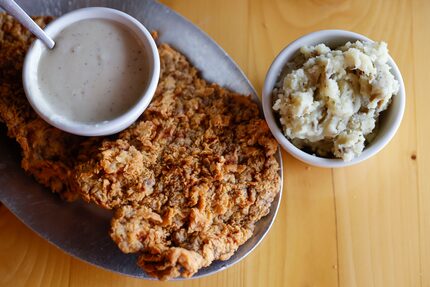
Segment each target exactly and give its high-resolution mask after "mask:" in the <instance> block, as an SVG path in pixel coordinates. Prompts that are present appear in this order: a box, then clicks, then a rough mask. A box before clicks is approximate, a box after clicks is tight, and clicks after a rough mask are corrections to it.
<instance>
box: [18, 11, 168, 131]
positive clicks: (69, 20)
mask: <svg viewBox="0 0 430 287" xmlns="http://www.w3.org/2000/svg"><path fill="white" fill-rule="evenodd" d="M87 19H107V20H111V21H116V22H119V23H121V24H123V25H125V26H126V27H128V28H129V29H130V31H131V32H133V33H134V34H135V35H136V36H137V37H138V38H139V39H140V40H141V41H142V44H143V45H144V47H145V49H144V51H145V52H144V56H145V57H146V58H147V61H148V69H147V70H148V81H147V86H146V89H145V90H144V92H143V94H142V96H141V97H140V99H139V100H138V101H137V102H136V104H135V105H134V106H133V107H132V108H130V109H129V110H128V111H127V112H125V113H124V114H122V115H120V116H119V117H116V118H114V119H112V120H109V121H103V122H100V123H85V122H77V121H71V120H69V119H64V117H61V115H56V114H53V112H52V111H51V110H50V109H48V107H47V105H46V103H45V101H44V100H43V95H42V93H41V91H40V89H39V88H38V78H37V76H38V75H37V71H38V67H39V62H40V58H41V55H42V53H43V51H45V50H46V49H47V48H46V47H45V46H44V44H43V43H42V42H41V41H40V40H36V41H35V42H34V43H33V44H32V46H31V47H30V49H29V51H28V53H27V55H26V58H25V62H24V68H23V84H24V90H25V93H26V95H27V98H28V100H29V102H30V104H31V106H32V107H33V108H34V110H35V111H36V112H37V113H38V114H39V116H40V117H41V118H43V119H44V120H45V121H47V122H48V123H50V124H51V125H53V126H55V127H57V128H59V129H61V130H64V131H66V132H69V133H73V134H77V135H83V136H100V135H109V134H114V133H117V132H119V131H121V130H123V129H125V128H127V127H128V126H130V125H131V124H132V123H133V122H134V121H135V120H136V119H137V118H138V117H139V116H140V115H141V114H142V113H143V111H144V110H145V109H146V107H147V106H148V105H149V103H150V102H151V100H152V97H153V96H154V93H155V90H156V88H157V84H158V80H159V76H160V59H159V55H158V49H157V46H156V44H155V42H154V40H153V38H152V37H151V34H150V33H149V32H148V30H147V29H146V28H145V27H144V26H143V25H142V24H141V23H140V22H139V21H137V20H136V19H134V18H133V17H131V16H130V15H128V14H126V13H124V12H121V11H119V10H114V9H110V8H103V7H91V8H83V9H79V10H75V11H73V12H70V13H67V14H65V15H63V16H61V17H59V18H58V19H56V20H54V21H53V22H52V23H50V24H49V25H48V26H47V27H46V29H45V32H46V33H47V34H48V35H49V36H51V37H52V38H54V39H55V36H56V35H57V34H58V33H59V32H60V31H62V30H63V29H64V28H66V27H67V26H69V25H71V24H73V23H76V22H78V21H81V20H87Z"/></svg>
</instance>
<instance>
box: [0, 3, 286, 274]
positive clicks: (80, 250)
mask: <svg viewBox="0 0 430 287" xmlns="http://www.w3.org/2000/svg"><path fill="white" fill-rule="evenodd" d="M17 2H18V3H19V4H20V5H21V6H22V7H23V8H24V9H25V10H26V11H27V12H28V13H29V14H32V15H54V16H59V15H61V14H64V13H66V12H68V11H71V10H75V9H78V8H82V7H88V6H105V7H111V8H115V9H119V10H122V11H124V12H126V13H128V14H130V15H132V16H134V17H135V18H137V19H138V20H139V21H141V22H142V23H143V24H144V25H145V26H146V27H147V28H148V29H149V30H157V31H158V32H159V36H160V38H159V40H160V42H164V43H168V44H170V45H171V46H173V47H174V48H176V49H177V50H179V51H180V52H181V53H183V54H185V55H186V56H187V57H188V59H189V60H190V61H191V62H192V63H193V65H195V66H196V67H197V68H198V69H199V70H200V71H201V73H202V76H203V78H205V79H206V80H207V81H210V82H216V83H218V84H220V85H222V86H224V87H226V88H228V89H230V90H233V91H236V92H239V93H241V94H245V95H251V96H252V98H253V100H255V101H256V102H257V103H259V104H260V101H259V99H258V97H257V95H256V92H255V90H254V88H253V87H252V85H251V84H250V82H249V81H248V79H247V78H246V76H245V75H244V74H243V72H242V71H241V70H240V69H239V67H238V66H237V65H236V64H235V63H234V62H233V60H232V59H231V58H230V57H229V56H228V55H227V54H226V53H225V52H224V51H223V50H222V49H221V48H220V47H219V46H218V45H217V44H216V43H215V42H214V41H213V40H211V39H210V38H209V37H208V35H206V34H205V33H204V32H202V31H201V30H200V29H199V28H197V27H196V26H194V25H193V24H192V23H190V22H189V21H187V20H186V19H184V18H183V17H181V16H180V15H178V14H177V13H175V12H174V11H172V10H171V9H169V8H168V7H166V6H164V5H162V4H160V3H158V2H154V1H151V0H129V1H116V0H111V1H102V0H63V1H59V0H21V1H19V0H18V1H17ZM260 106H261V104H260ZM20 158H21V157H20V150H19V148H18V146H17V145H16V144H15V143H14V141H13V140H11V139H8V138H7V137H6V131H5V128H2V129H0V201H1V202H3V204H4V205H5V206H6V207H7V208H8V209H9V210H10V211H11V212H13V213H14V214H15V215H16V216H17V217H18V218H19V219H20V220H21V221H22V222H23V223H24V224H25V225H27V226H28V227H29V228H31V229H32V230H33V231H34V232H36V233H37V234H39V235H40V236H41V237H43V238H45V239H46V240H47V241H49V242H50V243H51V244H53V245H55V246H57V247H58V248H60V249H62V250H63V251H65V252H66V253H68V254H70V255H72V256H74V257H76V258H79V259H81V260H84V261H86V262H88V263H90V264H93V265H96V266H99V267H102V268H105V269H108V270H111V271H114V272H118V273H122V274H126V275H130V276H134V277H140V278H149V277H148V275H146V274H145V273H144V272H143V271H142V270H140V269H139V268H138V266H137V265H136V260H137V255H136V254H123V253H122V252H120V250H119V249H118V248H117V246H116V245H115V244H114V243H113V241H112V240H111V239H110V237H109V235H108V230H109V226H110V224H109V221H110V218H111V212H109V211H106V210H103V209H101V208H98V207H97V206H95V205H90V204H86V203H84V202H82V201H77V202H74V203H67V202H63V201H61V200H60V199H59V198H58V197H57V196H56V195H53V194H52V193H51V192H50V191H49V190H47V189H46V188H44V187H42V186H41V185H39V184H38V183H37V182H36V181H35V180H34V179H33V178H32V177H30V176H28V175H26V174H25V173H24V171H23V170H22V169H21V167H20ZM277 160H278V161H279V163H280V166H281V170H280V173H279V174H280V176H281V187H280V192H279V194H278V195H277V196H276V198H275V200H274V202H273V204H272V208H271V211H270V213H269V214H268V215H267V216H266V217H264V218H262V219H261V220H260V221H259V222H258V223H257V225H256V229H255V231H254V235H253V237H252V238H250V239H249V240H248V241H247V242H246V243H245V244H244V245H242V246H241V247H240V248H239V249H238V250H237V252H236V253H235V254H234V255H233V256H232V257H231V258H230V259H229V260H227V261H215V262H213V263H212V264H211V265H210V266H208V267H206V268H203V269H201V270H200V271H199V272H198V273H197V274H195V275H194V277H193V278H196V277H202V276H205V275H209V274H213V273H215V272H218V271H220V270H223V269H225V268H227V267H229V266H231V265H233V264H235V263H237V262H238V261H240V260H241V259H243V258H244V257H245V256H247V255H248V254H249V253H250V252H251V251H252V250H253V249H254V248H255V247H256V246H257V245H258V244H259V243H260V242H261V240H262V239H263V237H264V236H265V235H266V233H267V232H268V231H269V229H270V227H271V225H272V223H273V220H274V218H275V216H276V213H277V211H278V208H279V204H280V198H281V192H282V159H281V154H280V152H279V150H278V154H277Z"/></svg>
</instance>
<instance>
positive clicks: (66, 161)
mask: <svg viewBox="0 0 430 287" xmlns="http://www.w3.org/2000/svg"><path fill="white" fill-rule="evenodd" d="M34 19H35V20H36V22H37V23H38V24H39V25H40V26H42V27H44V26H45V25H46V24H47V23H49V21H51V17H36V18H34ZM33 39H34V38H33V37H32V36H31V34H30V32H29V31H28V30H27V29H25V28H24V27H22V26H21V25H20V24H19V23H18V22H17V21H15V20H14V19H13V18H12V17H11V16H8V15H6V14H4V13H0V51H1V53H0V121H2V122H4V123H5V124H6V126H7V128H8V135H9V136H10V137H12V138H15V139H16V140H17V142H18V143H19V144H20V146H21V148H22V156H23V158H22V167H23V168H24V170H26V171H27V172H28V173H29V174H31V175H33V176H34V177H35V178H36V180H37V181H38V182H40V183H41V184H43V185H44V186H46V187H48V188H50V189H51V190H52V191H53V192H54V193H58V194H59V195H61V197H62V198H64V199H66V200H68V201H72V200H74V199H76V198H77V197H78V196H79V193H78V192H76V191H75V190H74V189H73V188H72V181H73V173H72V172H73V168H74V166H75V158H76V156H77V154H78V151H79V150H80V144H81V143H82V142H83V141H84V140H87V139H85V138H82V137H78V136H74V135H71V134H68V133H65V132H63V131H60V130H58V129H56V128H54V127H52V126H50V125H49V124H47V123H46V122H45V121H43V120H42V119H41V118H39V117H38V115H37V114H36V113H35V112H34V111H33V109H32V108H31V106H30V104H29V103H28V101H27V98H26V96H25V93H24V90H23V87H22V78H21V75H22V66H23V61H24V56H25V53H26V51H27V49H28V47H29V46H30V44H31V42H32V41H33Z"/></svg>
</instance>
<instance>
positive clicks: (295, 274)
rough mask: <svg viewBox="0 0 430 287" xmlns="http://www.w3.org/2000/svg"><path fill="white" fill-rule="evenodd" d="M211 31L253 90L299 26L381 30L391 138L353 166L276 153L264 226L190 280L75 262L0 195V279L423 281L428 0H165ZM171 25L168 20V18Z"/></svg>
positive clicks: (427, 237) (427, 219) (100, 282)
mask: <svg viewBox="0 0 430 287" xmlns="http://www.w3.org/2000/svg"><path fill="white" fill-rule="evenodd" d="M163 2H164V3H165V4H167V5H168V6H169V7H171V8H173V9H174V10H176V11H178V12H179V13H181V14H182V15H184V16H185V17H187V18H188V19H190V20H191V21H192V22H193V23H195V24H196V25H197V26H199V27H201V28H202V29H203V30H204V31H206V32H207V33H208V34H209V35H210V36H211V37H212V38H213V39H215V41H217V42H218V43H219V44H220V45H221V46H222V47H223V48H224V49H225V50H226V51H227V52H228V53H229V54H230V56H231V57H232V58H233V59H234V60H235V61H236V62H237V63H238V64H239V65H240V66H241V68H242V69H243V70H244V72H245V73H246V75H247V76H248V77H249V79H250V80H251V81H252V83H253V85H254V86H255V88H256V89H257V90H258V91H259V90H261V87H262V83H263V80H264V77H265V73H266V71H267V69H268V67H269V65H270V63H271V61H272V60H273V58H274V57H275V55H276V54H277V53H278V52H279V51H280V50H281V49H282V48H283V47H284V46H285V45H287V44H288V43H289V42H291V41H292V40H294V39H296V38H297V37H299V36H301V35H303V34H305V33H308V32H311V31H315V30H320V29H328V28H340V29H347V30H352V31H355V32H358V33H362V34H364V35H366V36H368V37H370V38H372V39H374V40H384V41H386V42H388V44H389V48H390V51H391V54H392V56H393V58H394V59H395V61H396V62H397V64H398V66H399V68H400V70H401V72H402V74H403V77H404V81H405V85H406V92H407V106H406V113H405V116H404V119H403V122H402V125H401V127H400V130H399V131H398V133H397V135H396V136H395V138H394V139H393V140H392V142H391V143H390V144H389V145H388V146H387V147H386V148H385V149H384V150H383V151H382V152H380V153H379V154H378V155H377V156H375V157H374V158H372V159H370V160H368V161H366V162H364V163H362V164H359V165H357V166H354V167H350V168H343V169H336V170H330V169H319V168H314V167H309V166H306V165H305V164H302V163H300V162H298V161H297V160H295V159H293V158H292V157H291V156H289V155H287V154H285V153H284V155H283V159H284V170H285V174H284V176H285V181H284V191H283V192H284V193H283V198H282V204H281V208H280V212H279V214H278V217H277V219H276V221H275V224H274V225H273V227H272V230H271V231H270V233H269V235H268V236H267V237H266V239H265V240H264V241H263V243H262V244H261V245H260V246H259V247H258V248H257V249H256V250H255V251H254V252H253V253H252V254H251V255H249V256H248V257H247V258H246V259H245V260H243V261H241V262H240V263H238V264H237V265H235V266H233V267H232V268H230V269H228V270H225V271H223V272H221V273H218V274H215V275H212V276H210V277H207V278H203V279H199V280H191V281H187V282H170V283H158V282H153V281H142V280H138V279H134V278H128V277H125V276H121V275H117V274H113V273H110V272H108V271H104V270H101V269H99V268H96V267H93V266H91V265H88V264H86V263H83V262H80V261H79V260H76V259H74V258H71V257H70V256H68V255H66V254H64V253H63V252H62V251H60V250H58V249H56V248H55V247H53V246H51V245H50V244H48V243H47V242H46V241H44V240H43V239H41V238H39V237H38V236H37V235H35V234H34V233H33V232H32V231H30V230H29V229H28V228H26V227H25V226H24V225H23V224H22V223H20V222H19V221H18V220H17V219H16V218H15V217H14V216H13V215H12V214H11V213H10V212H9V211H7V210H6V208H4V207H0V286H71V287H75V286H169V285H172V286H208V287H210V286H214V287H215V286H216V287H219V286H291V287H295V286H300V287H302V286H303V287H306V286H342V287H356V286H357V287H359V286H366V287H368V286H378V287H379V286H390V287H391V286H399V287H404V286H413V287H415V286H423V287H424V286H430V151H429V150H428V144H430V112H429V111H428V110H429V108H430V96H429V95H428V94H427V92H428V91H427V88H426V87H427V86H428V85H429V84H430V70H429V69H428V66H429V64H430V59H429V57H428V55H429V51H430V24H429V20H430V1H428V0H427V1H426V0H403V1H391V0H386V1H363V0H296V1H276V0H273V1H268V0H255V1H254V0H249V1H247V0H235V1H230V0H217V1H213V0H204V1H202V0H187V1H185V0H182V1H179V0H178V1H174V0H170V1H169V0H166V1H163ZM172 29H174V27H172Z"/></svg>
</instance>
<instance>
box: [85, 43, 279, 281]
mask: <svg viewBox="0 0 430 287" xmlns="http://www.w3.org/2000/svg"><path fill="white" fill-rule="evenodd" d="M159 52H160V57H161V79H160V83H159V86H158V89H157V93H156V95H155V97H154V99H153V101H152V103H151V105H150V106H149V108H148V109H147V110H146V111H145V113H144V114H143V115H142V117H141V120H140V121H139V122H138V123H136V124H134V125H133V126H132V127H130V128H128V129H127V130H125V131H124V132H122V133H121V134H120V135H119V138H118V139H117V140H107V141H104V142H103V145H102V148H101V150H100V152H99V153H98V154H97V156H96V158H95V159H93V160H91V161H88V162H86V163H84V164H82V165H80V166H78V167H77V172H76V175H77V182H78V184H79V186H80V188H81V192H82V195H83V197H84V198H85V199H86V200H88V201H92V202H95V203H97V204H99V205H101V206H103V207H106V208H112V209H116V212H115V216H114V218H113V220H112V226H111V237H112V239H113V240H114V241H115V242H116V243H117V244H118V246H119V248H120V249H121V250H122V251H123V252H125V253H134V252H140V253H141V256H140V259H139V265H140V266H141V267H142V269H143V270H144V271H145V272H147V273H148V274H149V275H151V276H155V277H158V278H160V279H163V280H164V279H169V278H172V277H176V276H180V275H181V276H184V277H189V276H192V275H193V274H194V273H196V272H197V271H198V270H199V269H200V268H202V267H205V266H208V265H209V264H211V263H212V262H213V261H214V260H227V259H228V258H230V256H231V255H232V254H233V253H234V252H235V251H236V250H237V248H238V247H239V246H240V245H241V244H243V243H244V242H245V241H246V240H248V239H249V238H250V237H251V235H252V231H253V229H254V224H255V222H257V221H258V220H259V219H260V218H261V217H262V216H264V215H266V214H267V213H268V212H269V209H270V205H271V203H272V201H273V199H274V197H275V195H276V194H277V192H278V190H279V176H278V170H279V165H278V163H277V161H276V160H275V157H274V155H275V152H276V149H277V143H276V141H275V140H274V139H273V137H272V136H271V134H270V131H269V129H268V127H267V124H266V123H265V122H264V120H262V119H260V118H259V116H260V115H259V110H258V107H257V105H256V104H255V103H253V102H252V101H251V100H250V99H249V98H248V97H244V96H241V95H238V94H235V93H231V92H229V91H227V90H225V89H222V88H220V87H219V86H217V85H214V84H208V83H206V82H205V81H204V80H202V79H200V78H199V77H198V75H197V72H196V70H195V69H194V68H193V67H192V66H191V65H190V64H189V63H188V61H187V60H186V59H185V57H184V56H182V55H181V54H179V53H178V52H176V51H174V50H173V49H172V48H170V47H169V46H167V45H161V46H160V47H159Z"/></svg>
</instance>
